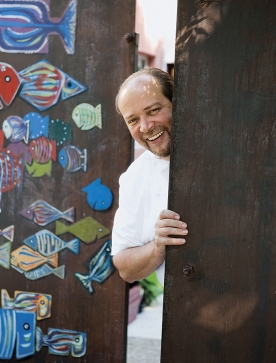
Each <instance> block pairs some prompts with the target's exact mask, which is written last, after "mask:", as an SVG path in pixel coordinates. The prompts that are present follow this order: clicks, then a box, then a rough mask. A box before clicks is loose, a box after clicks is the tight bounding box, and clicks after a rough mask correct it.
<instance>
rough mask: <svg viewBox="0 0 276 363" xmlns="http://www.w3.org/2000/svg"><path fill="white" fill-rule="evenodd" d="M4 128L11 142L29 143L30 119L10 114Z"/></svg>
mask: <svg viewBox="0 0 276 363" xmlns="http://www.w3.org/2000/svg"><path fill="white" fill-rule="evenodd" d="M0 6H1V5H0ZM2 129H3V131H4V134H5V136H6V139H8V140H9V141H10V142H18V141H21V140H23V141H24V142H25V143H26V144H27V143H28V139H29V121H25V120H23V119H22V118H21V117H19V116H9V117H7V118H6V120H5V121H4V122H3V125H2Z"/></svg>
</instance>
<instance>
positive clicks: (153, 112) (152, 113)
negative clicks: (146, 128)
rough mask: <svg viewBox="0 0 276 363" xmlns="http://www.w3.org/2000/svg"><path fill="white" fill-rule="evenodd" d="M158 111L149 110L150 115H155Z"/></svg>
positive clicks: (157, 109) (155, 109)
mask: <svg viewBox="0 0 276 363" xmlns="http://www.w3.org/2000/svg"><path fill="white" fill-rule="evenodd" d="M159 110H160V108H154V109H153V110H150V114H151V115H155V114H156V113H157V112H158V111H159Z"/></svg>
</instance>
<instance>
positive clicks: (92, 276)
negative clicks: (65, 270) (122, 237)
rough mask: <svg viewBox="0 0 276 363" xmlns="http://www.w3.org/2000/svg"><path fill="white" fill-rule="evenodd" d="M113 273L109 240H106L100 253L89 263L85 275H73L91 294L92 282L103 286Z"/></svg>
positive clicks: (92, 290)
mask: <svg viewBox="0 0 276 363" xmlns="http://www.w3.org/2000/svg"><path fill="white" fill-rule="evenodd" d="M114 272H115V267H114V265H113V262H112V257H111V240H107V241H106V242H105V243H104V245H103V247H102V248H101V249H100V251H99V252H98V253H97V254H96V255H95V256H94V257H93V258H92V259H91V261H90V262H89V270H88V273H87V274H85V275H84V274H81V273H78V272H75V273H74V276H75V277H76V279H77V280H78V281H79V282H80V283H81V284H82V285H83V286H84V287H85V288H86V289H87V290H88V291H89V293H90V294H93V292H94V289H93V287H92V282H93V281H96V282H98V283H99V284H100V285H101V284H103V283H104V282H105V281H106V280H107V279H108V277H109V276H111V275H112V274H113V273H114Z"/></svg>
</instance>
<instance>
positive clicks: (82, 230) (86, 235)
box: [55, 217, 110, 244]
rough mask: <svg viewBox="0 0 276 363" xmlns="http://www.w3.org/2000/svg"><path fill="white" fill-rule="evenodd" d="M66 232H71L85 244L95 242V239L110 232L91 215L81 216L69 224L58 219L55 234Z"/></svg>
mask: <svg viewBox="0 0 276 363" xmlns="http://www.w3.org/2000/svg"><path fill="white" fill-rule="evenodd" d="M66 232H69V233H71V234H72V235H74V236H75V237H77V238H79V239H80V240H81V241H83V242H85V243H87V244H89V243H92V242H95V241H96V240H97V239H100V238H102V237H105V236H107V235H109V234H110V230H109V229H108V228H106V227H104V226H103V225H102V224H100V223H99V222H97V221H96V220H95V219H93V218H92V217H86V218H83V219H81V220H80V221H78V222H76V223H74V224H71V225H69V226H67V225H65V224H63V223H61V222H60V221H56V232H55V234H56V235H57V236H58V235H60V234H63V233H66Z"/></svg>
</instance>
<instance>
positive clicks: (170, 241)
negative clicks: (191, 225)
mask: <svg viewBox="0 0 276 363" xmlns="http://www.w3.org/2000/svg"><path fill="white" fill-rule="evenodd" d="M187 234H188V230H187V224H186V223H185V222H182V221H180V216H179V214H177V213H175V212H173V211H171V210H168V209H166V210H162V211H161V212H160V214H159V218H158V220H157V222H156V223H155V245H156V247H165V246H166V245H182V244H184V243H185V242H186V240H185V239H184V238H183V237H184V236H186V235H187Z"/></svg>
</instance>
